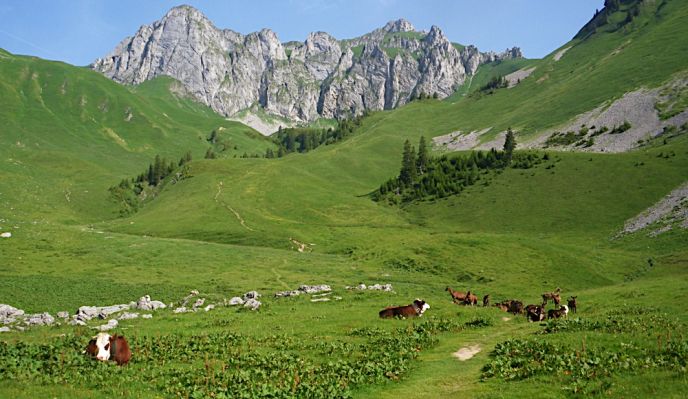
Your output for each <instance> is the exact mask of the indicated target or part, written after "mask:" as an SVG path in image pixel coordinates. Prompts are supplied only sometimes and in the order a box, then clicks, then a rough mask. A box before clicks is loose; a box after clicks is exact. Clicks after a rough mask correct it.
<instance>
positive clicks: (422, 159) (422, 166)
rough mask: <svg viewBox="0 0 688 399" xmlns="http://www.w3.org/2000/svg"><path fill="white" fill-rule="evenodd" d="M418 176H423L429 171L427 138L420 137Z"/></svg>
mask: <svg viewBox="0 0 688 399" xmlns="http://www.w3.org/2000/svg"><path fill="white" fill-rule="evenodd" d="M416 166H417V170H418V174H419V175H422V174H424V173H425V172H426V171H427V170H428V148H427V146H426V145H425V136H420V141H419V142H418V160H417V161H416Z"/></svg>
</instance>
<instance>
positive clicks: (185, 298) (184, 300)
mask: <svg viewBox="0 0 688 399" xmlns="http://www.w3.org/2000/svg"><path fill="white" fill-rule="evenodd" d="M198 294H199V293H198V290H191V291H190V292H189V295H187V296H185V297H184V299H182V306H186V305H188V303H189V301H190V300H191V299H192V298H193V297H195V296H197V295H198Z"/></svg>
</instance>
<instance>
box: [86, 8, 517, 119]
mask: <svg viewBox="0 0 688 399" xmlns="http://www.w3.org/2000/svg"><path fill="white" fill-rule="evenodd" d="M521 56H522V54H521V52H520V50H519V49H518V48H513V49H510V50H507V51H506V52H504V53H500V54H496V53H493V52H489V53H481V52H479V51H478V49H477V48H475V47H474V46H467V47H462V46H455V45H453V44H452V43H451V42H450V41H449V40H448V39H447V38H446V37H445V36H444V34H443V33H442V31H441V30H440V29H439V28H438V27H436V26H433V27H432V29H431V30H430V32H427V33H426V32H418V31H416V30H415V28H414V27H413V25H411V23H410V22H408V21H406V20H403V19H400V20H397V21H392V22H389V23H388V24H387V25H385V26H384V27H383V28H380V29H377V30H375V31H373V32H370V33H368V34H366V35H363V36H361V37H358V38H355V39H351V40H342V41H340V40H337V39H335V38H334V37H332V36H330V35H329V34H327V33H325V32H315V33H311V34H310V35H308V37H307V38H306V40H305V41H304V42H303V43H300V42H290V43H285V44H282V43H281V42H280V41H279V39H278V38H277V35H276V34H275V33H274V32H272V31H271V30H269V29H263V30H261V31H260V32H254V33H251V34H248V35H242V34H240V33H237V32H234V31H231V30H228V29H224V30H223V29H218V28H216V27H215V26H214V25H213V24H212V22H210V21H209V20H208V19H207V18H206V17H205V16H204V15H203V14H202V13H200V12H199V11H198V10H196V9H194V8H192V7H189V6H179V7H175V8H173V9H172V10H170V11H169V12H168V13H167V14H166V15H165V16H164V17H163V18H162V19H161V20H159V21H157V22H154V23H153V24H151V25H144V26H142V27H141V28H140V29H139V30H138V32H136V34H135V35H134V36H133V37H128V38H126V39H124V40H123V41H122V42H121V43H120V44H119V45H118V46H117V47H116V48H115V49H114V50H113V51H112V52H111V53H110V54H108V55H107V56H106V57H104V58H100V59H98V60H96V61H95V62H94V63H93V64H92V65H91V68H93V69H95V70H97V71H99V72H101V73H103V74H104V75H106V76H108V77H109V78H111V79H113V80H115V81H117V82H121V83H125V84H139V83H142V82H144V81H146V80H149V79H153V78H155V77H157V76H161V75H166V76H171V77H173V78H175V79H177V80H178V81H179V82H181V83H182V84H183V85H184V87H185V89H186V90H185V91H186V92H188V93H189V94H190V95H192V96H193V97H195V98H196V99H197V100H199V101H200V102H202V103H204V104H207V105H208V106H210V107H211V108H213V109H214V110H215V111H217V112H218V113H220V114H223V115H226V116H231V115H233V114H236V113H237V112H238V111H241V110H244V109H247V108H249V107H251V106H252V105H253V106H255V105H258V106H260V107H262V108H263V109H265V110H266V111H267V112H269V113H271V114H275V115H279V116H282V117H285V118H288V119H290V120H296V121H311V120H314V119H317V118H319V117H326V118H333V117H334V118H339V117H343V116H347V115H351V114H354V115H356V114H360V113H362V112H364V111H365V110H380V109H390V108H394V107H397V106H399V105H402V104H405V103H407V102H408V101H410V99H411V98H413V97H414V96H417V95H419V94H421V93H425V94H428V95H432V94H435V93H436V94H437V96H438V97H439V98H444V97H446V96H449V95H450V94H452V93H453V92H454V90H455V89H456V87H457V86H458V85H460V84H461V83H463V81H464V80H465V79H466V76H467V75H472V74H474V73H475V71H476V70H477V68H478V66H479V65H480V64H482V63H485V62H492V61H496V60H499V59H504V58H515V57H521Z"/></svg>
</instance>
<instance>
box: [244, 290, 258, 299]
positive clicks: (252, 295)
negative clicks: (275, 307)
mask: <svg viewBox="0 0 688 399" xmlns="http://www.w3.org/2000/svg"><path fill="white" fill-rule="evenodd" d="M256 298H260V294H259V293H258V291H249V292H247V293H245V294H244V301H246V300H248V299H256Z"/></svg>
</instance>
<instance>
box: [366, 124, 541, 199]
mask: <svg viewBox="0 0 688 399" xmlns="http://www.w3.org/2000/svg"><path fill="white" fill-rule="evenodd" d="M418 147H419V149H418V158H416V155H415V149H414V148H413V146H411V142H410V141H408V140H406V141H405V142H404V149H403V153H402V161H401V170H400V172H399V176H398V177H397V178H396V179H390V180H388V181H386V182H385V183H383V184H382V185H380V187H379V188H378V189H377V190H376V191H374V192H373V193H372V196H371V197H372V199H373V200H374V201H383V200H385V201H387V202H388V203H389V204H391V205H396V204H399V203H404V202H411V201H415V200H423V199H431V198H444V197H448V196H451V195H456V194H459V193H460V192H461V191H463V190H464V189H465V188H466V187H467V186H471V185H473V184H475V183H476V182H477V181H478V180H480V179H481V174H486V173H488V172H490V171H494V172H498V171H499V170H501V169H503V168H505V167H507V166H508V165H509V164H511V167H513V168H517V169H530V168H532V167H533V166H535V165H537V164H539V163H540V162H542V159H541V157H540V156H539V155H537V154H535V153H531V152H523V153H513V150H514V148H515V147H516V140H515V138H514V132H513V131H512V130H511V129H509V131H508V132H507V139H506V141H505V151H496V150H494V149H492V150H491V151H487V152H482V151H477V152H476V151H474V152H471V153H470V155H468V156H464V157H453V158H449V157H447V156H441V157H434V158H432V157H428V155H427V148H426V144H425V138H424V137H421V138H420V142H419V145H418Z"/></svg>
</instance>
